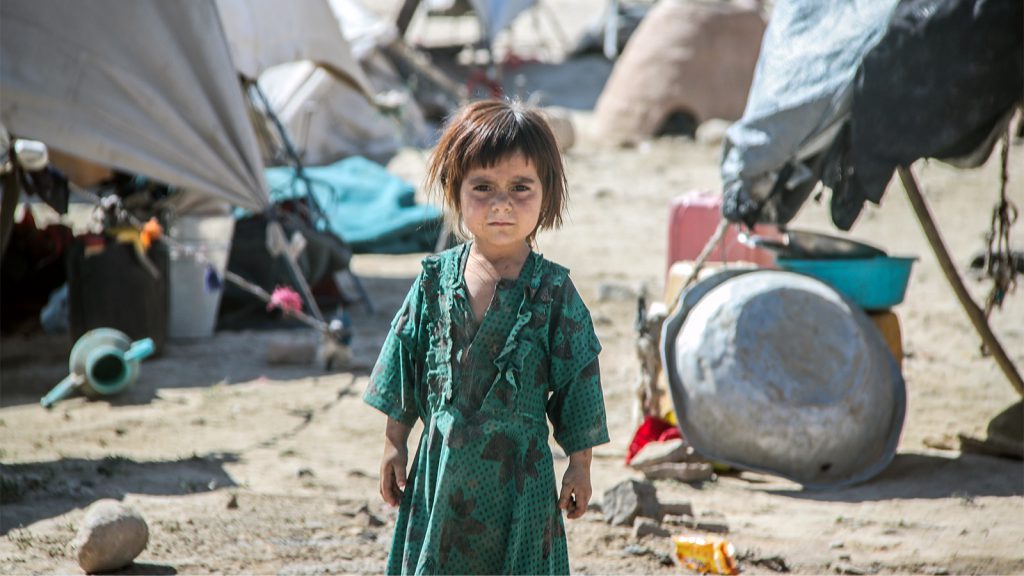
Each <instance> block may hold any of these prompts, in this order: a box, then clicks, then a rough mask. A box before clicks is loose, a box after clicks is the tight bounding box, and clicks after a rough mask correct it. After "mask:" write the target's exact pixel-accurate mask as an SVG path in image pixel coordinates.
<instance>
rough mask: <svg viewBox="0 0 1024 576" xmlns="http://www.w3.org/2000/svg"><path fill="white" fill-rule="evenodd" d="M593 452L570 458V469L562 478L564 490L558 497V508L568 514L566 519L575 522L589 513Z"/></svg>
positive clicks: (587, 451) (580, 452) (574, 455)
mask: <svg viewBox="0 0 1024 576" xmlns="http://www.w3.org/2000/svg"><path fill="white" fill-rule="evenodd" d="M591 454H592V453H591V450H590V449H589V448H588V449H586V450H581V451H579V452H574V453H573V454H571V455H570V456H569V467H568V468H566V470H565V475H563V476H562V490H561V492H560V493H559V495H558V507H559V508H561V509H562V510H565V511H566V512H567V514H566V517H567V518H569V519H571V520H575V519H576V518H579V517H581V516H583V515H584V514H585V513H586V512H587V505H588V504H589V503H590V496H591V494H592V492H593V489H592V488H591V487H590V459H591Z"/></svg>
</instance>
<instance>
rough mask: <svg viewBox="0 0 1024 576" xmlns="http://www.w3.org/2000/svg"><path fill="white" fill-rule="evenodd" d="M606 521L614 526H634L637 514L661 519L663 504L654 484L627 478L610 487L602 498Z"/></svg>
mask: <svg viewBox="0 0 1024 576" xmlns="http://www.w3.org/2000/svg"><path fill="white" fill-rule="evenodd" d="M602 503H603V505H604V506H603V508H604V518H605V521H606V522H608V523H609V524H611V525H613V526H632V525H633V521H634V520H635V519H636V517H637V516H644V517H647V518H654V519H656V520H658V519H660V516H661V505H660V504H658V494H657V490H656V489H655V488H654V485H653V484H651V483H650V482H645V481H641V480H626V481H623V482H620V483H619V484H616V485H615V486H613V487H612V488H609V489H608V490H607V491H605V493H604V498H603V499H602Z"/></svg>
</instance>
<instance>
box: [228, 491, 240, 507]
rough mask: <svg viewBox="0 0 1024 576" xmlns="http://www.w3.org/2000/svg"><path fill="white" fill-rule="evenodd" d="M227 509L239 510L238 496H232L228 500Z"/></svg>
mask: <svg viewBox="0 0 1024 576" xmlns="http://www.w3.org/2000/svg"><path fill="white" fill-rule="evenodd" d="M227 508H228V510H237V509H238V495H237V494H232V495H231V497H230V498H228V504H227Z"/></svg>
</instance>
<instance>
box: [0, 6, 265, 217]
mask: <svg viewBox="0 0 1024 576" xmlns="http://www.w3.org/2000/svg"><path fill="white" fill-rule="evenodd" d="M143 31H144V32H143ZM0 55H2V57H0V93H2V97H0V122H3V124H4V125H5V126H6V127H7V129H8V130H9V131H10V132H11V133H12V134H15V135H18V136H20V137H25V138H33V139H37V140H41V141H43V142H46V143H47V144H48V145H50V146H53V147H54V148H57V149H60V150H63V151H66V152H69V153H71V154H74V155H75V156H79V157H81V158H84V159H86V160H89V161H92V162H96V163H99V164H104V165H109V166H113V167H115V168H118V169H120V170H124V171H127V172H132V173H136V174H144V175H146V176H148V177H150V178H153V179H155V180H160V181H162V182H165V183H167V184H169V185H172V186H177V187H180V188H183V189H187V190H193V191H197V192H200V193H204V194H209V195H212V196H215V197H219V198H222V199H224V200H226V201H228V202H230V203H231V204H234V205H237V206H241V207H244V208H247V209H250V210H255V211H262V210H264V209H266V208H267V207H269V206H270V198H269V196H268V195H267V190H266V184H265V182H264V177H263V162H262V160H261V159H260V155H259V148H258V144H257V141H256V136H255V133H254V131H253V127H252V124H251V122H250V119H249V116H248V114H247V113H246V104H245V99H244V95H243V93H242V89H241V87H240V86H239V82H238V77H237V73H236V72H235V67H234V64H233V62H232V58H231V54H230V51H229V48H228V43H227V40H226V38H225V36H224V33H223V30H222V29H221V21H220V17H219V15H218V11H217V6H216V4H215V3H214V1H213V0H193V1H190V2H187V3H178V2H162V1H160V0H137V1H133V2H120V1H117V0H90V1H89V2H80V1H75V0H4V1H3V2H0ZM154 71H159V72H160V73H154Z"/></svg>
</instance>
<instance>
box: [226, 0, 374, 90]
mask: <svg viewBox="0 0 1024 576" xmlns="http://www.w3.org/2000/svg"><path fill="white" fill-rule="evenodd" d="M217 8H218V10H219V12H220V17H221V21H222V23H223V26H224V33H225V34H226V36H227V38H228V44H229V45H230V47H231V56H232V59H233V61H234V63H235V67H236V68H237V70H238V71H239V73H241V74H242V75H244V76H246V77H247V78H251V79H256V78H258V77H259V76H260V74H262V73H263V72H264V71H266V70H267V69H268V68H271V67H273V66H277V65H279V64H285V63H288V62H298V61H301V60H311V61H313V62H316V63H317V64H319V65H320V66H323V67H324V68H325V69H327V70H329V71H330V72H331V73H333V74H336V75H338V77H339V78H341V79H343V80H345V81H347V82H349V83H351V84H352V86H353V87H355V88H356V89H358V90H360V91H362V92H363V94H365V95H366V97H367V98H372V95H373V90H372V88H371V86H370V83H369V81H368V80H367V79H366V76H365V75H364V74H363V70H362V69H361V68H360V67H359V63H358V62H357V61H356V59H355V58H354V57H353V55H352V51H351V50H350V48H349V45H348V42H347V41H346V40H345V37H344V36H342V33H341V27H340V25H339V23H338V21H337V19H336V18H335V16H334V12H333V11H332V9H331V6H330V5H329V4H328V3H327V0H292V1H290V2H288V5H287V9H286V10H282V9H281V8H282V5H281V3H280V2H279V1H278V0H217Z"/></svg>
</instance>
